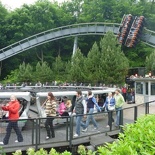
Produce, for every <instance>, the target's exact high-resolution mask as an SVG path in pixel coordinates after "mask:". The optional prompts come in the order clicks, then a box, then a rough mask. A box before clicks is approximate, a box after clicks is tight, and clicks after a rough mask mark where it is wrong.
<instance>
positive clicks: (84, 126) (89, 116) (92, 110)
mask: <svg viewBox="0 0 155 155" xmlns="http://www.w3.org/2000/svg"><path fill="white" fill-rule="evenodd" d="M93 112H94V108H90V109H89V112H88V114H89V115H88V116H87V120H86V123H83V122H81V126H82V127H83V129H86V128H87V127H88V126H89V123H90V121H92V123H93V125H94V127H95V128H98V126H97V122H96V121H95V119H94V116H93Z"/></svg>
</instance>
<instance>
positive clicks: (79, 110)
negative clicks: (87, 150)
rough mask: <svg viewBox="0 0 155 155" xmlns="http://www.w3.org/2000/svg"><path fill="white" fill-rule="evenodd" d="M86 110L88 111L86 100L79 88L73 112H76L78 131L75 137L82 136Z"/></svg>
mask: <svg viewBox="0 0 155 155" xmlns="http://www.w3.org/2000/svg"><path fill="white" fill-rule="evenodd" d="M86 112H87V109H86V102H85V100H84V98H83V96H82V92H81V91H80V90H78V91H77V93H76V102H75V107H74V110H73V113H75V114H76V133H75V134H74V137H78V136H80V126H81V121H82V118H83V115H84V114H86Z"/></svg>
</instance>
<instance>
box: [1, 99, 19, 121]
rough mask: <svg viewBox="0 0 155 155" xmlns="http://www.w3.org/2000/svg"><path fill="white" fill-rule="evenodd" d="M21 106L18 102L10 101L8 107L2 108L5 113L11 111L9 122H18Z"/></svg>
mask: <svg viewBox="0 0 155 155" xmlns="http://www.w3.org/2000/svg"><path fill="white" fill-rule="evenodd" d="M19 108H20V104H19V102H18V101H17V100H15V101H10V102H9V103H8V105H7V106H2V109H3V110H4V111H9V120H16V119H18V118H19V112H18V111H19Z"/></svg>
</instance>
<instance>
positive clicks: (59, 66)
mask: <svg viewBox="0 0 155 155" xmlns="http://www.w3.org/2000/svg"><path fill="white" fill-rule="evenodd" d="M52 70H53V75H54V79H55V80H56V81H64V80H65V79H66V77H65V63H64V62H63V61H62V60H61V57H60V55H59V56H58V57H56V59H55V61H54V62H53V64H52Z"/></svg>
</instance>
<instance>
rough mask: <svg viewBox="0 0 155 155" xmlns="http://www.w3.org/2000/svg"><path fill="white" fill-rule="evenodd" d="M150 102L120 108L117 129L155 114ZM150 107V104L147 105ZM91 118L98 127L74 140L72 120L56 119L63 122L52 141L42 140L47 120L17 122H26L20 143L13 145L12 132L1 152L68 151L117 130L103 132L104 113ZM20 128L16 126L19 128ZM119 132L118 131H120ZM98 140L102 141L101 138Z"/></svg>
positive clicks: (1, 130) (1, 128)
mask: <svg viewBox="0 0 155 155" xmlns="http://www.w3.org/2000/svg"><path fill="white" fill-rule="evenodd" d="M153 102H155V101H151V102H147V103H143V104H140V105H134V106H132V107H127V108H123V109H122V110H121V111H120V114H121V117H120V125H122V126H123V125H125V124H126V123H134V122H135V121H136V120H137V118H138V117H140V116H141V115H145V114H155V108H154V106H155V105H154V104H153ZM150 103H151V104H150ZM110 113H111V116H112V115H113V117H116V114H115V112H110ZM93 115H94V118H95V119H96V121H97V123H98V126H99V128H98V130H93V125H92V124H90V125H89V128H88V131H87V132H81V135H80V136H79V137H77V138H74V137H73V135H74V132H75V127H76V124H75V119H76V116H74V115H73V116H70V117H63V118H62V117H57V119H65V120H66V121H65V123H64V124H57V125H55V127H54V128H55V134H56V135H55V138H51V139H49V140H45V137H46V129H45V127H44V122H45V119H48V118H35V119H26V120H19V121H18V123H19V124H20V123H23V121H26V125H25V127H24V128H22V135H23V138H24V141H23V142H21V143H15V140H16V138H17V137H16V134H15V132H14V131H13V130H12V133H11V136H10V140H9V144H8V145H3V148H4V151H5V152H14V151H15V150H19V149H21V150H23V151H24V150H27V149H28V148H29V147H33V148H35V149H36V150H37V149H39V148H42V147H43V148H52V147H64V146H66V147H69V148H71V147H72V146H73V145H75V144H81V143H84V142H89V139H90V137H91V136H93V135H99V134H103V133H105V134H106V133H108V132H111V131H116V130H118V129H117V128H115V126H114V124H112V123H111V124H110V127H109V128H107V127H106V125H107V119H108V114H107V112H101V113H93ZM7 123H8V122H7V121H5V120H0V141H3V138H4V136H5V133H6V126H7ZM19 126H20V125H19ZM119 131H122V129H121V128H120V129H119ZM101 138H102V137H101Z"/></svg>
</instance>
